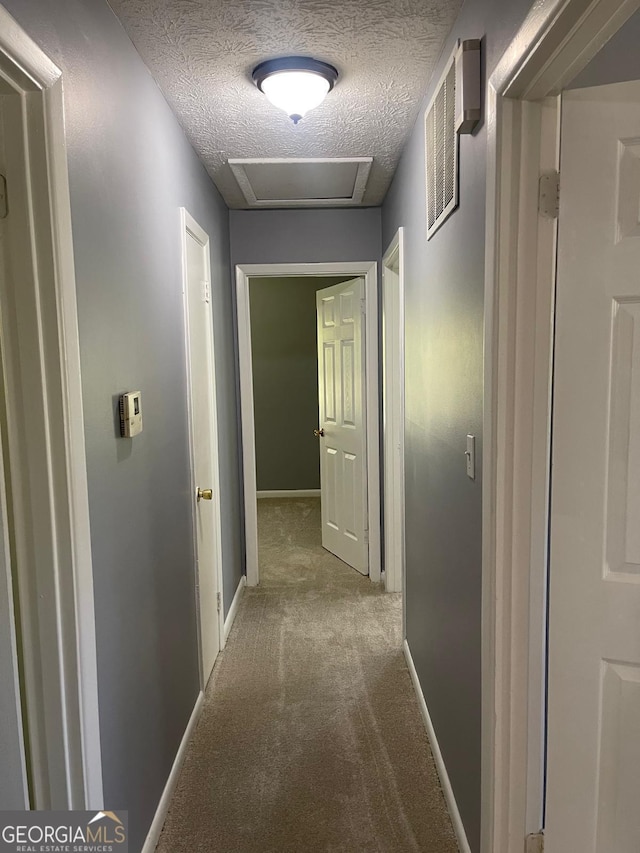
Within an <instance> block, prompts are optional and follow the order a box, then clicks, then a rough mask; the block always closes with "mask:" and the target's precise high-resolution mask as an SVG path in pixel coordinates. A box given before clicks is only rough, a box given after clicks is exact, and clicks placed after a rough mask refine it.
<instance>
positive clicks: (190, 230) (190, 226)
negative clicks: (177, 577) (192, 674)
mask: <svg viewBox="0 0 640 853" xmlns="http://www.w3.org/2000/svg"><path fill="white" fill-rule="evenodd" d="M187 234H191V236H192V237H193V239H194V240H195V241H196V243H198V245H199V246H202V248H203V249H204V250H205V271H206V276H207V280H208V281H209V286H210V288H211V291H212V292H213V283H212V282H211V255H210V251H209V235H208V234H207V232H206V231H205V230H204V229H203V228H201V227H200V225H198V223H197V222H196V220H195V219H194V218H193V216H191V214H190V213H189V211H188V210H187V209H186V208H184V207H181V208H180V242H181V247H182V298H183V310H184V335H185V364H186V371H187V421H188V427H189V480H190V484H191V495H192V498H193V500H192V504H191V525H192V536H193V549H194V551H193V553H194V555H195V557H196V560H197V554H198V540H197V535H196V517H195V504H194V501H195V494H196V489H197V487H198V484H197V483H196V478H195V455H194V439H193V400H192V398H191V357H190V356H191V352H190V349H189V309H188V302H187V284H188V281H187V276H188V269H187ZM211 320H212V323H211V328H210V329H209V334H210V336H211V362H212V363H211V382H212V385H213V388H212V397H211V398H212V401H213V404H212V406H211V411H210V413H209V417H210V423H211V441H212V443H213V448H214V451H213V483H212V484H211V487H212V489H213V500H212V504H213V507H212V509H213V525H214V532H215V540H216V544H215V550H216V553H215V561H216V569H215V571H216V583H217V591H218V593H219V594H220V601H221V602H222V601H223V586H222V583H223V578H222V514H221V507H220V497H221V495H220V460H219V452H220V450H219V447H220V445H219V444H218V413H217V410H216V401H217V396H216V369H215V368H216V354H215V340H214V335H213V302H212V311H211ZM194 581H195V582H196V588H197V586H198V579H197V568H196V567H194ZM196 607H197V614H198V636H199V638H200V642H199V645H198V655H199V659H200V688H201V689H202V690H204V689H205V687H206V684H205V679H204V673H203V656H202V634H201V627H200V602H199V601H196ZM218 639H219V643H220V651H222V649H224V647H225V643H226V637H225V632H224V614H223V610H222V606H221V607H220V611H219V612H218Z"/></svg>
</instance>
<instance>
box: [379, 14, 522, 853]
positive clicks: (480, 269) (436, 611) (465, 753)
mask: <svg viewBox="0 0 640 853" xmlns="http://www.w3.org/2000/svg"><path fill="white" fill-rule="evenodd" d="M529 5H530V2H529V0H473V2H470V0H467V2H466V3H465V5H464V6H463V8H462V10H461V12H460V15H459V18H458V21H457V22H456V24H455V26H454V28H453V30H452V32H451V34H450V37H449V39H448V41H447V44H446V45H445V48H444V50H443V54H442V56H441V60H440V62H439V64H438V67H437V68H436V70H435V72H434V75H433V78H432V81H431V83H430V85H429V87H428V90H427V92H426V96H425V103H424V104H423V109H422V110H421V112H420V115H419V117H418V121H417V124H416V127H415V129H414V132H413V134H412V136H411V138H410V140H409V142H408V144H407V146H406V149H405V151H404V154H403V157H402V160H401V163H400V166H399V168H398V170H397V172H396V175H395V178H394V181H393V184H392V186H391V188H390V190H389V193H388V195H387V198H386V200H385V203H384V206H383V214H382V224H383V241H382V242H383V248H386V246H388V244H389V242H390V241H391V239H392V237H393V234H394V233H395V231H396V229H397V228H398V227H399V226H401V225H403V226H404V227H405V229H406V231H405V238H406V239H405V246H406V256H405V260H406V264H405V271H406V272H405V274H406V282H405V284H406V308H405V313H406V422H405V454H406V455H405V476H406V559H407V633H408V640H409V644H410V647H411V651H412V654H413V658H414V661H415V664H416V669H417V672H418V675H419V677H420V682H421V684H422V688H423V690H424V694H425V697H426V701H427V704H428V706H429V710H430V713H431V716H432V719H433V723H434V726H435V730H436V733H437V736H438V741H439V744H440V747H441V749H442V753H443V756H444V760H445V762H446V765H447V769H448V772H449V776H450V777H451V782H452V785H453V789H454V792H455V796H456V800H457V803H458V806H459V808H460V812H461V815H462V819H463V821H464V825H465V828H466V832H467V835H468V838H469V842H470V844H471V849H472V850H473V851H477V850H478V849H479V846H480V688H481V684H480V648H481V642H480V640H481V635H480V630H481V591H482V586H481V564H482V556H481V555H482V538H481V533H482V530H481V520H482V501H481V494H482V477H481V470H482V468H481V466H482V393H483V387H482V370H483V359H482V338H483V299H484V293H483V288H484V240H485V172H486V144H485V136H486V134H485V128H484V126H483V125H481V126H480V127H479V128H478V129H477V130H476V132H475V134H474V135H473V136H466V137H462V139H461V146H460V206H459V208H458V210H457V211H456V212H455V213H454V214H453V215H452V216H451V218H450V219H449V220H448V221H447V222H446V223H445V225H444V226H443V227H442V228H441V229H440V230H439V231H438V232H437V233H436V234H435V236H434V237H433V238H432V239H431V240H430V241H429V242H428V243H427V240H426V221H425V204H426V203H425V191H424V174H425V171H424V170H425V163H424V108H426V106H427V103H428V100H429V98H430V97H431V94H432V92H433V87H434V85H435V84H436V83H437V81H438V79H439V77H440V74H441V73H442V68H443V66H444V63H445V61H446V59H447V58H448V57H449V55H450V52H451V50H452V48H453V44H454V39H455V38H462V39H465V38H482V39H483V41H482V50H483V65H484V69H483V73H484V74H485V77H486V74H487V72H488V73H490V72H491V71H492V70H493V68H494V67H495V65H496V62H497V61H498V59H499V58H500V56H501V55H502V53H503V51H504V50H505V48H506V47H507V45H508V43H509V41H510V40H511V39H512V38H513V35H514V34H515V32H516V30H517V28H518V26H519V25H520V23H521V22H522V20H523V19H524V16H525V14H526V12H527V11H528V7H529ZM467 433H472V434H474V435H475V436H476V437H477V471H478V474H477V477H476V480H475V481H472V480H470V479H468V478H467V476H466V473H465V456H464V451H465V437H466V435H467Z"/></svg>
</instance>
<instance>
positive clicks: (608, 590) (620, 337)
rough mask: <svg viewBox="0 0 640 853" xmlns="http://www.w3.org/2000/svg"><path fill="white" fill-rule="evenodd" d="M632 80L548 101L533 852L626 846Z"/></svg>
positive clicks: (634, 841) (632, 660)
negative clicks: (546, 386) (543, 755)
mask: <svg viewBox="0 0 640 853" xmlns="http://www.w3.org/2000/svg"><path fill="white" fill-rule="evenodd" d="M639 158H640V82H629V83H616V84H614V85H611V86H599V87H597V88H593V89H580V90H576V91H571V92H567V93H564V94H563V109H562V151H561V176H562V179H561V193H560V216H559V220H558V223H559V237H558V240H559V242H558V276H557V313H556V329H557V338H556V357H555V383H554V384H555V391H554V413H553V469H552V470H553V476H552V495H551V561H550V590H549V608H550V609H549V706H548V707H549V712H548V713H549V720H548V732H549V747H548V784H547V825H546V827H545V851H546V850H548V851H550V853H568V851H578V850H579V851H580V853H632V851H637V850H640V809H639V808H638V792H639V791H640V525H639V524H638V521H639V520H640V214H639V210H640V204H639V200H640V159H639Z"/></svg>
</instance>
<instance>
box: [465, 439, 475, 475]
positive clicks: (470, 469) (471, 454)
mask: <svg viewBox="0 0 640 853" xmlns="http://www.w3.org/2000/svg"><path fill="white" fill-rule="evenodd" d="M464 455H465V456H466V458H467V477H470V478H471V479H472V480H475V478H476V437H475V435H468V436H467V449H466V450H465V452H464Z"/></svg>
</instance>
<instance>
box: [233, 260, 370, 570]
mask: <svg viewBox="0 0 640 853" xmlns="http://www.w3.org/2000/svg"><path fill="white" fill-rule="evenodd" d="M303 275H314V276H332V275H335V276H338V275H345V276H346V275H350V276H353V277H354V278H355V277H356V276H363V277H364V280H365V293H366V305H367V310H366V317H365V362H366V368H365V369H366V372H367V375H366V387H367V403H366V418H367V476H368V482H367V492H368V494H367V498H368V513H369V577H370V579H371V580H372V581H373V582H374V583H378V582H379V581H380V561H381V555H380V428H379V420H378V418H379V402H378V397H379V394H378V349H379V347H378V265H377V263H376V262H375V261H373V262H372V261H364V262H355V263H354V262H349V263H346V262H345V263H327V264H238V265H237V266H236V306H237V321H238V358H239V363H240V420H241V433H242V469H243V485H244V511H245V542H246V565H247V585H248V586H257V584H258V582H259V572H258V509H257V503H256V494H257V482H256V447H255V432H254V430H255V426H254V411H253V366H252V361H251V315H250V308H249V278H255V277H268V276H303Z"/></svg>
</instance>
